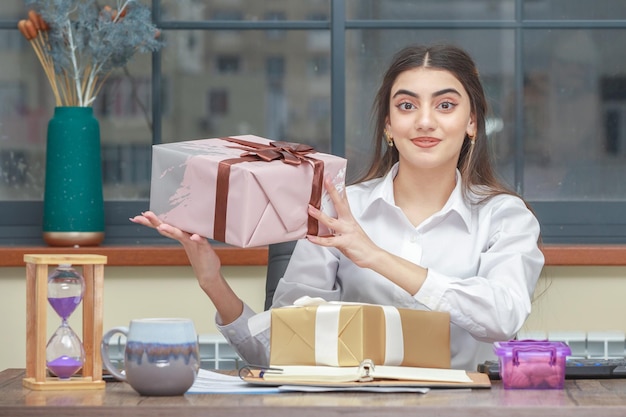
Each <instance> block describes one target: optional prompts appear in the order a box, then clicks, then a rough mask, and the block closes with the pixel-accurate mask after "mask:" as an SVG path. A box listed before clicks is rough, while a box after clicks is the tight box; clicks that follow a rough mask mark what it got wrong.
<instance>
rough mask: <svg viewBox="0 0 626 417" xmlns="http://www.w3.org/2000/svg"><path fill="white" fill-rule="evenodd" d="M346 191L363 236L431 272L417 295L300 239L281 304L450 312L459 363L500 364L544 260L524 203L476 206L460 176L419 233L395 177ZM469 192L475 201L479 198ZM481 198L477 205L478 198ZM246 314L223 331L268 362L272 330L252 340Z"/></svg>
mask: <svg viewBox="0 0 626 417" xmlns="http://www.w3.org/2000/svg"><path fill="white" fill-rule="evenodd" d="M396 173H397V165H396V166H394V167H393V169H392V170H391V171H390V172H389V174H387V175H386V176H385V177H382V178H378V179H374V180H370V181H368V182H365V183H361V184H356V185H352V186H349V187H347V189H346V190H347V196H348V201H349V204H350V208H351V210H352V213H353V215H354V217H355V218H356V220H357V221H358V222H359V224H360V225H361V227H362V228H363V230H364V231H365V233H367V235H368V236H369V237H370V238H371V239H372V240H373V241H374V243H376V244H377V245H378V246H379V247H381V248H382V249H384V250H386V251H389V252H391V253H393V254H395V255H397V256H400V257H402V258H405V259H407V260H409V261H411V262H413V263H415V264H417V265H420V266H422V267H424V268H427V269H428V274H427V277H426V280H425V282H424V284H423V285H422V287H421V288H420V290H419V291H418V292H417V293H416V294H409V293H408V292H406V291H405V290H404V289H402V288H400V287H399V286H397V285H396V284H394V283H393V282H391V281H390V280H388V279H387V278H386V277H384V276H382V275H380V274H378V273H376V272H374V271H372V270H370V269H363V268H360V267H358V266H356V265H355V264H354V263H353V262H352V261H350V260H349V259H348V258H346V257H345V256H344V255H343V254H341V252H339V251H338V250H337V249H335V248H325V247H321V246H318V245H315V244H313V243H311V242H309V241H307V240H301V241H298V244H297V245H296V248H295V250H294V252H293V255H292V257H291V261H290V263H289V266H288V267H287V270H286V272H285V276H284V277H283V279H282V280H281V281H280V282H279V284H278V287H277V288H276V292H275V295H274V303H273V307H281V306H285V305H290V304H292V303H293V302H294V301H295V300H296V299H298V298H300V297H302V296H304V295H308V296H310V297H321V298H324V299H325V300H327V301H349V302H362V303H370V304H381V305H390V306H395V307H398V308H413V309H421V310H433V311H446V312H448V313H450V321H451V325H450V350H451V357H452V367H453V368H456V369H465V370H469V371H475V370H476V367H477V365H478V364H479V363H481V362H483V361H485V360H487V359H493V358H494V354H493V348H492V342H494V341H505V340H508V339H510V338H512V337H514V336H515V334H516V333H517V332H518V331H519V330H520V328H521V327H522V325H523V324H524V321H525V320H526V318H527V317H528V315H529V314H530V310H531V301H532V297H533V293H534V289H535V284H536V282H537V279H538V278H539V275H540V273H541V269H542V268H543V264H544V257H543V254H542V252H541V251H540V249H539V247H538V239H539V223H538V222H537V219H536V218H535V216H534V215H533V214H532V212H531V211H530V210H528V208H527V207H526V205H525V204H524V202H523V201H522V200H521V199H520V198H518V197H515V196H511V195H506V194H502V195H498V196H496V197H493V198H491V199H489V200H488V201H487V202H484V203H478V204H471V203H470V202H469V201H468V199H466V198H463V192H462V187H461V176H460V174H459V173H458V172H457V184H456V187H455V189H454V191H453V192H452V194H451V195H450V198H449V199H448V201H447V203H446V204H445V206H444V207H443V208H442V209H441V210H440V211H439V212H437V213H435V214H434V215H432V216H431V217H430V218H428V219H426V220H425V221H424V222H422V223H421V224H420V225H419V226H417V227H415V226H413V225H412V224H411V222H410V221H409V220H408V219H407V217H406V216H405V215H404V213H403V212H402V210H401V209H400V208H399V207H397V206H396V205H395V203H394V196H393V178H394V177H395V175H396ZM474 198H476V197H475V196H470V197H469V199H474ZM476 201H477V200H476ZM254 314H255V313H254V312H253V311H252V310H251V309H250V308H249V307H248V306H245V308H244V312H243V314H242V315H241V316H240V317H239V318H238V319H237V320H235V321H234V322H233V323H230V324H229V325H226V326H221V325H219V322H220V318H219V316H218V317H216V321H217V323H218V326H217V327H218V328H219V330H220V331H221V332H222V334H223V335H224V336H225V337H226V338H227V340H228V341H229V342H230V343H231V344H232V345H233V347H234V348H235V349H236V350H237V351H238V352H239V354H240V355H241V356H242V358H243V359H244V360H246V361H248V362H249V363H253V364H267V362H268V358H269V333H268V332H267V331H265V332H263V333H260V334H257V335H255V336H251V334H250V331H249V329H248V325H247V323H248V320H249V319H250V317H252V316H253V315H254Z"/></svg>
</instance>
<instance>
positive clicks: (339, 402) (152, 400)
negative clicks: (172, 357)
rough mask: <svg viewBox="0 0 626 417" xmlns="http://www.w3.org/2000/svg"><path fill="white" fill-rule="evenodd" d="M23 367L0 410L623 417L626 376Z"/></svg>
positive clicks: (200, 415)
mask: <svg viewBox="0 0 626 417" xmlns="http://www.w3.org/2000/svg"><path fill="white" fill-rule="evenodd" d="M23 377H24V371H23V370H21V369H8V370H5V371H2V372H0V416H10V417H22V416H54V417H58V416H64V417H78V416H81V417H91V416H98V417H103V416H115V417H131V416H132V417H172V416H175V417H196V416H197V417H211V416H224V417H226V416H228V417H235V416H251V417H283V416H284V417H319V416H329V417H334V416H340V415H344V416H345V415H351V416H355V417H384V416H403V417H406V416H409V415H419V416H438V417H444V416H451V417H503V416H506V417H510V416H514V417H524V416H531V417H540V416H567V417H618V416H619V417H623V416H625V415H626V379H612V380H567V381H565V385H566V386H565V389H564V390H544V391H542V390H505V389H503V388H502V386H501V385H500V383H499V382H498V381H494V384H493V387H492V388H491V389H478V390H458V391H451V390H441V391H437V390H431V391H430V392H429V393H427V394H408V393H407V394H372V393H318V394H303V393H283V394H271V395H262V394H256V395H239V394H232V395H223V394H220V395H215V394H212V395H209V394H206V395H205V394H202V395H198V394H190V395H185V396H180V397H141V396H139V395H138V394H137V393H135V391H133V390H132V388H130V386H128V385H127V384H124V383H121V382H110V383H107V386H106V390H100V391H98V390H95V391H94V390H91V391H73V392H70V391H30V390H28V389H26V388H23V387H22V378H23Z"/></svg>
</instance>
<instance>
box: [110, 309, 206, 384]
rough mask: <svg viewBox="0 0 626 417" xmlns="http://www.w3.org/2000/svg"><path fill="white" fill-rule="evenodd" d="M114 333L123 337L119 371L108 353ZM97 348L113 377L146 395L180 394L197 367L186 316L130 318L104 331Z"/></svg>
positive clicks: (192, 331) (193, 332) (195, 342)
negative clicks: (123, 342)
mask: <svg viewBox="0 0 626 417" xmlns="http://www.w3.org/2000/svg"><path fill="white" fill-rule="evenodd" d="M118 333H121V334H123V335H125V336H126V348H125V350H124V370H123V371H120V370H118V369H117V367H116V366H115V365H114V364H113V363H112V362H111V358H110V355H109V344H110V340H111V338H112V337H113V336H114V335H115V334H118ZM100 351H101V353H102V363H103V364H104V366H105V368H106V369H107V370H108V371H109V372H110V373H111V374H112V375H113V376H114V377H115V378H117V379H118V380H120V381H124V382H128V384H130V386H131V387H133V389H134V390H135V391H137V392H138V393H139V394H141V395H146V396H166V395H182V394H184V393H185V392H186V391H187V390H188V389H189V388H190V387H191V386H192V385H193V383H194V381H195V378H196V375H197V374H198V369H199V368H200V358H199V349H198V336H197V334H196V330H195V328H194V325H193V321H192V320H190V319H178V318H163V319H159V318H151V319H136V320H131V322H130V325H129V326H128V327H115V328H113V329H111V330H109V331H108V332H106V333H105V334H104V336H103V337H102V345H101V347H100Z"/></svg>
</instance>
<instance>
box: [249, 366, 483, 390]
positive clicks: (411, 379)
mask: <svg viewBox="0 0 626 417" xmlns="http://www.w3.org/2000/svg"><path fill="white" fill-rule="evenodd" d="M240 376H241V378H242V379H243V380H244V381H246V382H248V383H252V384H261V385H285V384H289V385H309V386H346V385H348V386H349V385H355V386H363V385H370V386H371V385H376V386H419V387H430V388H437V387H442V388H443V387H445V388H489V387H490V386H491V382H490V381H489V377H488V376H486V375H485V374H481V373H478V372H466V371H463V370H457V369H439V368H416V367H408V366H386V365H374V364H373V362H372V361H370V360H365V361H363V362H362V363H361V365H360V366H358V367H356V366H355V367H334V366H278V367H270V368H265V369H253V368H251V367H247V368H244V369H242V372H240Z"/></svg>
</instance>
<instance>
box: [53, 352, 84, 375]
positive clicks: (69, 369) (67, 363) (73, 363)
mask: <svg viewBox="0 0 626 417" xmlns="http://www.w3.org/2000/svg"><path fill="white" fill-rule="evenodd" d="M47 365H48V369H50V371H52V373H54V374H55V375H56V376H58V377H59V378H61V379H67V378H69V377H71V376H72V375H74V374H75V373H76V372H78V370H79V369H80V368H81V367H82V366H83V362H82V361H80V360H77V359H74V358H70V357H69V356H65V355H64V356H59V357H58V358H56V359H54V360H51V361H49V362H48V363H47Z"/></svg>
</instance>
